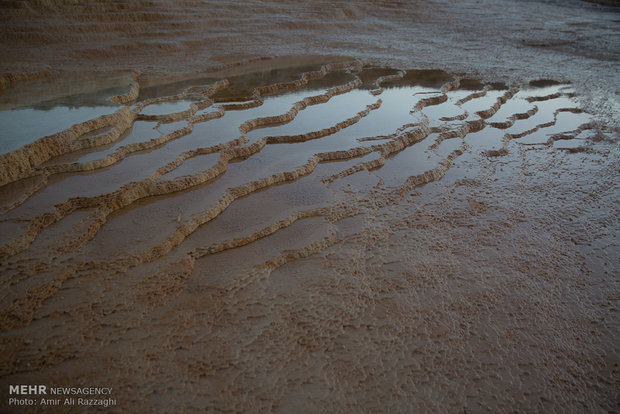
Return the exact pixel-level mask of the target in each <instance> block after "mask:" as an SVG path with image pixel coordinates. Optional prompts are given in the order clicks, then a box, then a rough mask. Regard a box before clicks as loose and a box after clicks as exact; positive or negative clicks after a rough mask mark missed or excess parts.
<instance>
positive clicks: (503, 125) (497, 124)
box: [489, 105, 538, 129]
mask: <svg viewBox="0 0 620 414" xmlns="http://www.w3.org/2000/svg"><path fill="white" fill-rule="evenodd" d="M536 113H538V106H536V105H534V107H533V108H530V109H529V110H528V111H526V112H520V113H516V114H512V115H511V116H509V117H508V118H507V119H506V121H502V122H489V125H490V126H492V127H493V128H497V129H507V128H510V127H511V126H513V125H514V124H515V121H518V120H521V119H528V118H530V117H532V116H534V115H536Z"/></svg>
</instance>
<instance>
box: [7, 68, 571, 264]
mask: <svg viewBox="0 0 620 414" xmlns="http://www.w3.org/2000/svg"><path fill="white" fill-rule="evenodd" d="M338 71H346V72H348V73H351V74H352V75H353V80H351V81H349V82H347V83H344V84H340V85H334V86H332V87H330V88H328V89H326V90H325V92H323V93H319V94H314V95H312V94H309V95H308V96H306V97H303V99H301V100H299V101H297V102H295V103H293V104H292V105H291V107H290V109H289V110H288V111H286V112H283V113H280V114H277V115H270V116H258V117H255V118H253V119H248V120H246V121H245V122H242V123H240V124H239V125H238V130H239V135H238V136H231V137H230V139H228V140H224V141H221V142H220V143H218V144H216V145H211V146H207V147H198V148H193V149H186V150H185V151H183V152H182V153H180V154H179V155H178V156H176V157H174V159H172V160H170V161H169V162H168V163H166V164H165V165H162V166H161V167H160V168H158V169H156V170H155V171H154V172H153V173H152V174H150V175H149V176H146V177H145V178H144V179H143V180H141V181H133V182H131V181H130V177H128V178H129V180H126V183H124V184H121V185H120V186H119V187H118V189H116V190H115V191H112V192H109V193H102V194H98V195H94V196H89V197H83V196H78V197H70V196H69V197H67V199H66V200H65V201H64V202H61V203H57V204H56V205H54V206H53V207H52V206H49V209H48V211H45V210H43V211H42V213H41V214H38V215H35V216H33V217H31V218H30V219H29V220H28V225H27V226H26V227H25V228H24V231H23V232H22V233H21V234H16V235H15V237H14V238H13V239H12V240H11V241H10V242H9V243H6V244H4V245H3V246H2V247H1V249H0V251H1V252H2V256H3V257H4V258H8V257H10V256H12V255H15V254H17V253H18V252H21V251H23V250H24V249H26V248H27V247H28V246H29V245H30V243H32V242H33V241H34V240H35V238H36V237H37V235H38V234H39V233H40V232H42V231H43V230H44V229H45V228H47V227H49V226H51V225H53V224H55V223H58V222H59V221H61V220H63V219H64V218H65V217H67V216H70V215H71V214H72V213H74V212H76V211H79V210H81V209H95V210H94V211H93V212H92V213H91V214H90V215H89V219H88V222H89V223H90V224H89V225H88V226H87V228H86V231H85V232H83V233H82V234H80V235H77V237H76V238H75V239H74V240H72V241H71V242H69V243H68V244H66V245H65V246H62V247H61V246H59V247H58V251H59V252H63V253H66V252H68V251H72V250H75V249H77V248H78V247H80V246H82V245H83V244H84V243H87V242H88V241H89V240H91V239H92V238H93V237H95V235H96V234H97V232H98V231H99V229H100V228H101V227H102V226H104V225H105V223H106V221H107V220H108V217H109V215H110V214H112V213H113V212H115V211H119V210H121V209H124V208H127V207H129V206H131V205H132V204H133V203H135V202H137V201H138V200H141V199H145V198H148V197H153V196H159V197H161V196H165V195H172V194H174V193H177V192H179V191H187V190H190V189H192V188H198V187H199V186H201V185H204V184H205V183H208V182H210V181H212V180H214V179H216V178H217V177H220V176H221V175H223V174H225V173H226V170H227V166H228V164H229V162H231V161H234V160H244V159H248V158H251V157H253V156H255V155H256V154H260V153H261V151H262V150H263V149H264V148H265V147H266V146H267V145H274V144H284V143H288V144H293V143H304V142H308V141H310V140H318V139H329V137H330V136H333V135H335V134H337V133H338V132H339V131H342V130H346V129H347V128H348V127H350V126H352V125H354V124H356V123H358V122H359V121H360V120H361V119H362V118H364V117H367V116H368V115H369V114H370V113H371V111H376V110H378V109H379V108H380V107H381V105H382V100H381V99H378V100H376V101H375V102H369V103H368V104H367V105H366V108H360V111H359V112H358V113H357V114H355V113H353V114H352V116H350V117H348V118H346V119H343V120H340V121H338V122H335V123H333V124H332V125H327V126H325V127H323V128H321V129H318V130H315V131H303V132H300V133H297V134H284V135H267V136H264V137H262V138H260V139H258V140H253V141H252V142H250V139H249V138H248V134H249V133H251V132H252V131H257V130H258V131H259V130H261V129H265V128H269V127H272V126H283V125H286V124H287V123H291V122H292V121H293V120H295V119H296V118H297V117H298V116H299V114H300V113H301V114H303V112H304V111H306V110H307V108H309V107H312V106H320V105H325V104H329V102H330V100H331V99H332V98H333V97H334V96H339V95H341V96H346V95H347V94H348V93H350V92H351V91H354V90H356V88H358V87H360V86H362V85H363V83H364V84H368V85H370V86H371V87H370V90H369V92H368V93H369V95H371V96H372V95H380V94H382V93H383V91H384V89H383V88H381V85H382V84H387V85H390V84H392V83H395V84H397V85H403V82H404V84H407V83H408V84H410V85H411V87H413V88H415V85H416V83H417V82H419V83H420V84H421V85H425V86H424V87H425V88H428V86H432V85H437V90H436V92H435V93H431V92H430V91H428V90H423V91H422V93H421V94H420V95H419V98H418V99H417V102H415V103H414V105H412V107H411V112H412V115H417V116H421V117H422V118H421V122H417V123H404V124H403V125H394V126H388V129H390V128H391V129H392V131H394V132H393V133H392V134H388V135H381V136H378V137H374V138H373V137H365V136H360V137H359V140H358V142H359V143H362V144H364V145H362V146H351V147H349V148H346V147H343V148H342V149H340V150H337V151H327V152H316V153H315V154H314V155H312V156H309V158H307V160H306V162H305V163H303V164H302V165H301V166H299V167H298V168H295V169H292V170H289V171H283V172H279V173H276V174H272V175H268V176H265V177H260V176H259V177H256V178H257V179H256V180H253V181H250V182H247V183H242V184H241V185H239V186H236V187H232V188H230V189H229V190H228V191H226V192H224V193H223V194H222V195H221V197H220V198H219V200H218V201H217V202H215V204H214V205H213V206H212V207H210V208H208V209H206V210H204V211H203V212H202V213H201V214H199V215H195V216H194V218H192V219H191V220H189V221H186V222H183V223H181V224H180V225H179V227H178V228H177V229H176V230H175V232H174V233H173V234H172V235H171V236H170V237H168V238H164V239H163V241H162V244H160V245H159V246H157V247H153V248H150V249H147V250H146V251H145V252H143V253H141V254H140V255H138V256H136V257H139V259H138V261H139V262H143V261H145V260H146V261H152V260H154V259H156V258H158V257H161V256H162V255H164V254H166V253H167V252H168V251H169V250H170V249H171V248H172V247H175V246H178V245H180V244H181V243H182V241H183V240H184V239H185V238H186V237H188V236H189V235H190V234H192V233H193V232H194V231H195V230H196V229H197V228H199V227H200V226H203V225H205V224H206V223H208V222H209V221H211V220H213V219H214V218H216V217H217V216H218V215H219V214H221V213H222V212H223V211H224V210H225V209H226V208H227V207H228V206H229V205H230V204H231V203H232V202H234V200H236V199H238V198H240V197H245V196H248V195H249V194H252V193H253V192H255V191H257V190H259V189H263V188H268V187H269V186H273V185H275V184H279V183H284V182H291V181H296V180H298V179H299V178H300V177H303V176H306V175H309V174H312V172H313V171H314V169H315V167H316V166H317V165H318V163H321V162H327V161H335V160H347V159H351V158H356V157H362V156H367V155H369V154H371V153H373V152H375V153H377V157H374V159H373V160H370V161H362V162H361V163H357V164H355V165H353V166H350V167H346V168H344V169H343V170H341V171H339V172H335V173H333V174H330V175H328V176H326V177H324V178H322V182H323V183H326V184H328V183H332V182H333V181H335V180H337V179H338V178H343V177H346V176H348V175H350V174H354V173H356V172H360V171H364V170H366V171H368V170H372V169H377V168H381V167H382V166H383V165H385V163H386V157H390V156H393V155H394V154H396V153H398V152H400V151H403V150H404V149H406V148H408V147H411V146H412V145H414V144H416V143H419V142H420V141H423V140H424V139H426V138H427V137H429V136H430V135H431V134H433V135H434V137H435V138H434V141H433V142H431V143H430V145H429V149H431V150H433V151H437V149H438V148H439V147H440V146H441V144H442V143H443V142H444V141H445V140H449V139H455V138H458V139H460V140H464V141H465V142H464V143H463V144H464V146H462V147H460V148H458V149H454V150H453V151H452V152H450V153H449V154H448V155H447V157H446V158H444V159H443V161H440V162H438V164H437V167H434V168H431V169H429V170H427V171H425V172H422V173H419V174H417V175H415V176H412V177H411V179H409V180H407V181H406V182H407V183H409V184H406V187H410V183H416V185H420V184H423V183H427V182H429V180H435V179H439V178H440V177H441V176H442V175H443V174H444V173H445V171H446V170H447V168H449V165H450V162H451V161H452V159H453V158H454V157H456V156H458V155H459V154H460V153H462V151H463V150H464V149H465V148H466V137H467V135H468V134H469V133H473V132H477V131H481V130H482V129H484V128H485V127H487V122H486V120H487V119H489V118H491V117H492V116H493V115H495V114H496V113H497V111H498V110H499V109H500V108H501V107H502V106H503V105H504V104H506V102H508V101H510V100H511V99H512V98H513V97H514V96H515V95H516V94H517V93H518V88H513V89H509V90H507V91H505V92H503V93H501V94H499V95H498V96H497V98H495V102H494V103H492V104H491V105H490V106H488V107H486V108H484V107H483V109H480V110H477V111H476V112H475V115H474V116H473V117H472V115H470V113H469V112H468V111H467V110H465V109H459V112H460V113H459V114H458V115H455V116H451V117H450V116H448V117H446V116H443V117H440V120H439V123H437V120H435V121H432V120H430V119H429V118H428V116H427V115H426V114H425V108H430V107H433V106H440V105H453V106H455V107H456V108H461V106H463V105H465V104H471V103H472V102H475V100H476V99H482V98H485V97H486V96H487V95H488V92H489V86H484V87H483V88H482V89H481V90H479V91H472V92H470V93H465V94H463V93H458V94H457V93H456V92H457V91H459V85H460V84H459V79H458V78H450V77H449V76H448V75H447V74H445V73H442V72H440V71H413V72H411V73H410V74H409V75H406V72H405V71H394V72H393V73H391V74H383V73H385V71H386V69H381V70H377V69H372V68H370V69H365V68H362V66H361V63H360V62H359V61H353V62H345V63H337V64H327V65H323V66H321V67H320V69H318V70H313V71H309V72H303V73H300V74H299V76H298V78H297V80H292V81H288V82H280V83H275V84H270V85H264V86H258V87H255V88H254V89H253V92H252V93H251V95H250V96H246V97H245V98H243V100H242V99H241V98H239V97H235V98H234V99H235V100H236V101H237V102H238V103H232V104H231V103H227V102H226V98H225V96H226V95H225V91H226V89H227V88H228V87H229V85H230V82H229V81H228V80H227V79H221V80H219V81H216V82H214V83H212V84H210V85H193V86H189V87H187V88H185V89H184V90H183V91H182V92H180V93H178V94H176V95H170V96H160V97H155V98H149V99H146V100H143V101H140V102H137V103H135V104H133V103H131V101H130V104H128V106H127V107H125V108H122V109H120V110H119V111H117V112H116V113H115V114H113V115H106V116H102V117H99V118H96V119H94V120H88V121H84V122H83V123H81V124H78V125H75V126H73V127H71V128H70V129H68V130H66V131H63V132H60V133H58V134H55V135H52V136H49V137H44V138H41V139H40V140H38V141H36V142H34V143H33V144H29V145H27V146H25V147H24V148H21V149H19V150H16V151H13V152H11V153H8V154H4V155H2V157H3V158H4V162H3V163H2V166H3V175H2V176H1V178H2V183H4V184H7V183H10V182H13V181H15V180H17V179H20V178H24V177H29V176H37V177H39V180H38V181H37V183H36V185H33V186H31V188H30V189H29V190H27V191H25V192H22V193H20V196H19V197H16V198H15V199H13V200H11V201H10V202H9V203H7V204H5V205H4V206H3V211H4V212H5V213H6V212H8V211H11V210H14V209H16V208H17V207H19V206H20V205H22V204H24V203H26V201H28V200H29V199H31V198H33V199H36V197H37V194H38V193H39V192H41V191H42V190H43V189H44V188H46V186H47V185H48V180H49V177H50V176H51V175H53V174H59V173H63V174H71V173H82V172H88V171H97V170H100V169H103V168H110V167H113V166H115V165H117V164H119V163H122V162H131V161H132V160H131V157H132V156H133V155H134V154H139V153H140V152H142V151H145V150H154V151H158V148H162V146H165V145H166V144H169V143H171V142H172V141H181V142H182V140H183V138H184V137H186V136H188V135H190V134H192V132H193V130H194V126H195V125H206V126H208V125H209V123H208V122H209V121H212V120H214V119H225V114H226V112H227V111H234V112H237V113H239V112H243V111H245V110H251V109H254V108H257V109H260V108H261V106H262V105H263V102H264V99H265V97H268V96H275V98H273V99H277V95H278V94H285V93H286V92H290V91H304V88H305V87H306V86H307V85H308V84H309V82H310V81H312V80H318V79H322V78H323V77H325V75H326V74H329V73H335V72H338ZM357 74H359V76H358V75H357ZM373 74H374V75H376V78H375V79H374V80H373V79H372V78H370V79H369V76H372V75H373ZM361 79H365V81H364V82H362V80H361ZM366 79H368V80H366ZM418 79H419V80H418ZM440 82H441V83H440ZM562 88H563V90H565V89H566V87H564V86H562ZM130 89H131V90H130V91H129V92H128V93H127V94H126V95H123V96H122V97H119V96H116V97H113V100H115V101H118V102H126V101H127V100H128V99H131V98H132V97H136V96H137V95H138V94H139V86H138V77H137V75H134V76H132V83H131V86H130ZM451 92H452V93H454V94H455V96H456V98H452V99H449V95H450V93H451ZM216 93H219V94H220V95H222V94H223V95H222V96H223V97H220V98H218V101H220V102H221V103H220V104H219V105H218V106H217V107H216V108H214V109H213V110H212V111H210V112H205V113H200V114H198V112H199V111H204V110H205V109H208V108H209V107H212V106H213V105H214V101H213V100H212V99H210V97H212V96H214V95H215V94H216ZM412 93H413V94H414V95H415V92H413V91H412ZM429 94H430V95H429ZM561 96H562V91H561V90H559V91H557V92H554V93H550V94H547V95H544V96H534V95H532V96H527V97H525V99H524V102H527V103H533V102H536V103H539V104H540V103H542V102H545V101H551V100H553V99H557V98H560V97H561ZM180 101H187V102H188V107H187V109H183V110H181V111H177V112H173V113H161V114H143V113H142V112H143V111H144V109H145V108H149V106H151V105H154V106H156V105H158V104H165V103H176V102H180ZM537 110H538V107H537V106H533V107H532V108H530V109H529V110H527V111H524V112H515V113H513V114H511V115H509V116H508V117H507V118H506V120H505V121H501V122H492V123H488V125H489V126H490V127H493V128H501V129H506V128H509V127H511V126H512V125H513V124H514V123H515V121H516V120H524V119H528V118H529V117H531V116H533V115H534V114H536V112H537ZM566 111H570V112H573V113H579V112H581V110H580V109H579V108H558V109H556V111H555V112H554V118H553V119H552V120H547V121H546V122H544V123H541V124H537V125H535V126H534V127H532V128H530V129H528V130H526V131H521V132H519V133H514V132H513V133H509V132H507V133H506V134H505V135H504V139H503V142H504V146H503V147H502V148H500V149H494V148H493V149H489V150H488V153H489V154H490V155H497V154H501V153H504V152H505V151H507V149H505V144H506V142H507V140H509V139H515V138H521V137H523V136H525V135H527V134H531V133H534V132H536V131H538V130H539V129H540V128H544V127H550V126H553V125H554V124H555V121H556V119H557V114H558V113H559V112H566ZM136 121H145V122H148V121H152V122H157V125H162V124H163V125H165V124H166V123H173V122H179V121H181V122H185V126H183V127H181V128H179V129H176V130H174V131H172V132H169V133H167V134H162V135H160V136H158V137H157V136H156V137H154V138H152V139H149V140H146V141H141V142H132V143H130V144H125V145H123V141H122V139H121V135H122V134H123V133H124V132H125V131H128V130H130V129H131V125H132V123H133V122H136ZM375 122H380V120H378V121H375ZM102 127H108V128H111V129H110V130H109V132H107V133H105V134H102V135H96V136H94V137H90V138H81V137H82V135H85V134H88V133H89V132H92V131H95V130H97V129H100V128H102ZM116 140H120V141H119V144H118V145H117V147H116V149H115V150H114V151H113V152H109V151H107V152H108V154H107V155H105V156H102V157H99V158H97V157H96V156H95V157H91V158H94V159H92V160H89V161H85V162H79V159H78V162H71V163H54V162H47V163H46V166H44V167H38V166H39V165H40V164H42V162H43V161H48V160H50V159H53V157H56V156H59V155H66V154H67V153H71V152H74V151H77V150H81V151H83V150H84V149H88V150H91V151H92V152H93V153H94V154H96V153H97V148H98V147H100V146H103V145H106V144H111V143H114V142H115V141H116ZM376 140H383V141H384V142H382V143H378V144H374V143H373V141H376ZM545 141H546V140H545ZM365 143H369V144H365ZM164 148H165V147H164ZM218 154H219V160H218V161H217V162H216V163H214V164H212V165H210V166H206V167H208V168H204V169H203V170H202V171H197V172H194V173H190V174H185V175H184V176H183V177H179V178H174V179H166V177H167V174H169V173H171V172H174V171H175V169H177V168H179V167H180V166H181V165H183V164H184V163H185V162H188V161H189V160H191V159H194V158H197V157H202V156H206V155H218ZM310 155H311V154H310ZM96 176H97V175H96V174H95V175H93V177H96ZM52 188H53V187H52ZM50 190H51V189H50ZM14 214H16V215H18V212H15V213H14Z"/></svg>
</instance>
